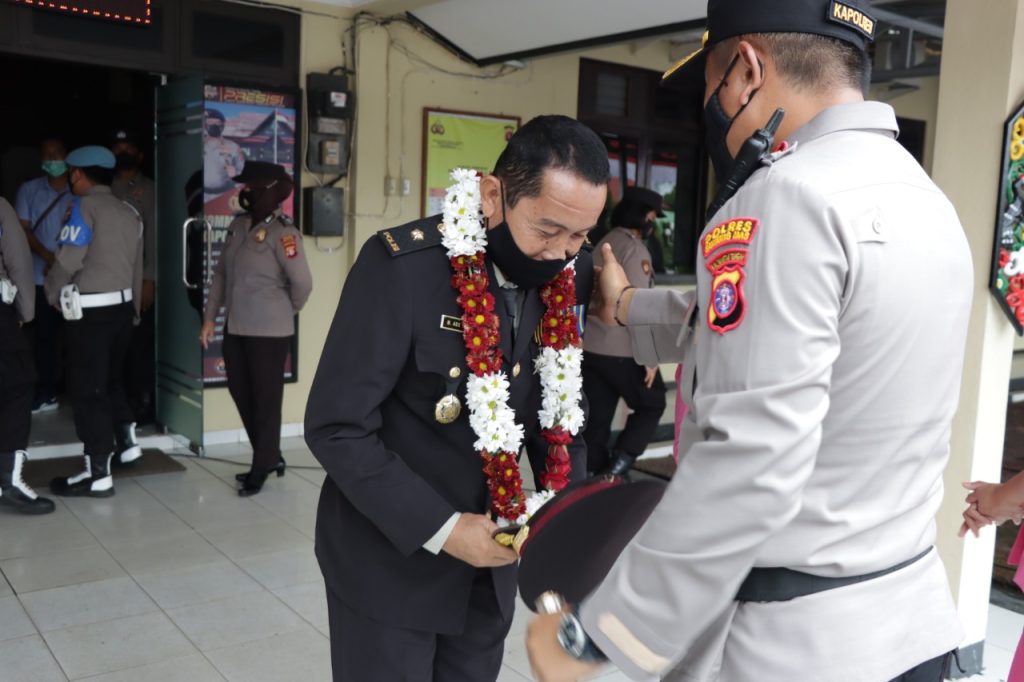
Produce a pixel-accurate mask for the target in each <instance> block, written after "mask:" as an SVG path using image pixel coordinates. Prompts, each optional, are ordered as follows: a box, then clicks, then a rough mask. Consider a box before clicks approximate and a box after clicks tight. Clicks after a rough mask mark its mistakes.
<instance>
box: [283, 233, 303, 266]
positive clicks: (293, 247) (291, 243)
mask: <svg viewBox="0 0 1024 682" xmlns="http://www.w3.org/2000/svg"><path fill="white" fill-rule="evenodd" d="M281 246H282V247H284V255H285V257H286V258H288V259H289V260H290V259H292V258H295V257H297V256H298V255H299V244H298V242H297V240H296V239H295V235H293V234H286V235H285V236H283V237H281Z"/></svg>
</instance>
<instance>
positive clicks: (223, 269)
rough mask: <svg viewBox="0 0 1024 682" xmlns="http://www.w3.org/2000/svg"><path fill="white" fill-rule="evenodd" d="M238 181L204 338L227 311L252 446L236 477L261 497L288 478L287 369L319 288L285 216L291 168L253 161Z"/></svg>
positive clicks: (234, 379) (227, 343) (236, 383)
mask: <svg viewBox="0 0 1024 682" xmlns="http://www.w3.org/2000/svg"><path fill="white" fill-rule="evenodd" d="M234 180H235V182H241V183H245V187H244V188H243V189H242V191H241V192H240V193H239V195H238V200H239V204H240V205H241V207H242V209H243V210H244V211H245V213H244V214H243V215H240V216H238V217H236V218H235V219H234V220H233V221H232V222H231V225H230V226H229V227H228V238H227V242H226V243H225V245H224V250H223V252H222V254H221V257H220V260H219V261H218V263H217V265H216V268H215V269H214V275H213V283H212V284H211V286H210V296H209V300H208V301H207V304H206V312H205V315H204V316H203V320H204V321H203V327H202V331H201V332H200V335H199V340H200V341H201V342H202V344H203V348H207V347H208V346H209V343H210V341H211V340H212V339H213V336H214V326H215V325H214V320H215V319H216V317H217V314H218V312H219V311H220V308H221V306H222V305H223V306H224V310H225V323H224V346H223V349H224V365H225V370H226V372H227V379H228V390H229V391H230V393H231V398H232V400H234V401H235V406H236V407H237V408H238V413H239V415H240V416H241V417H242V423H243V425H244V426H245V431H246V434H248V436H249V442H250V443H251V444H252V448H253V455H252V468H251V469H250V471H249V472H248V473H246V474H239V475H238V476H237V477H236V478H237V479H238V480H239V482H241V483H242V487H241V488H240V489H239V490H238V494H239V495H240V496H242V497H247V496H249V495H255V494H256V493H258V492H259V491H260V489H261V488H262V487H263V483H264V482H265V481H266V479H267V476H268V475H269V474H270V472H272V471H276V472H277V475H278V476H283V475H284V467H285V463H284V460H283V459H282V458H281V439H280V436H281V402H282V399H283V397H284V368H285V360H286V358H287V356H288V349H289V348H290V347H291V341H292V336H293V335H294V334H295V314H296V313H297V312H298V311H299V310H300V309H301V308H302V306H303V305H304V304H305V303H306V300H307V299H308V298H309V294H310V292H311V291H312V289H313V281H312V276H311V275H310V271H309V264H308V263H307V262H306V256H305V252H304V251H303V248H302V236H301V235H300V234H299V231H298V230H297V229H296V228H295V227H294V226H293V225H292V223H291V221H290V220H289V219H288V218H287V217H286V216H284V215H282V213H281V209H280V206H281V203H282V202H284V201H285V200H286V199H287V198H288V196H289V195H290V194H291V193H292V189H293V187H294V185H293V183H292V180H291V178H290V177H289V175H288V173H287V171H286V170H285V169H284V168H283V167H281V166H279V165H277V164H273V163H266V162H263V161H249V162H247V163H246V164H245V168H244V169H243V170H242V174H241V175H239V176H236V177H235V178H234Z"/></svg>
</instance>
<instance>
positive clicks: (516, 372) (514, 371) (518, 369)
mask: <svg viewBox="0 0 1024 682" xmlns="http://www.w3.org/2000/svg"><path fill="white" fill-rule="evenodd" d="M520 371H522V369H521V368H520V367H519V363H518V362H517V363H516V364H515V367H513V368H512V376H513V378H514V377H517V376H519V372H520Z"/></svg>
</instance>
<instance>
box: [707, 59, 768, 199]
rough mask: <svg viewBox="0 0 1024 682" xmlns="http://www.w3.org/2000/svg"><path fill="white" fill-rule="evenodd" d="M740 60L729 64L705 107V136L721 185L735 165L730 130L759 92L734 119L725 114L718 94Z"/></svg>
mask: <svg viewBox="0 0 1024 682" xmlns="http://www.w3.org/2000/svg"><path fill="white" fill-rule="evenodd" d="M739 58H740V57H739V55H736V56H735V57H733V59H732V61H731V62H729V68H728V69H726V70H725V75H724V76H722V80H721V81H720V82H719V83H718V87H717V88H715V91H714V92H713V93H711V97H710V98H709V99H708V103H707V106H706V107H704V134H705V140H706V141H707V145H708V156H710V157H711V165H712V166H714V168H715V176H716V177H717V178H718V182H720V183H722V182H725V181H726V179H727V178H728V177H729V174H730V173H731V172H732V165H733V163H735V159H733V158H732V154H731V153H729V145H728V143H727V142H726V138H728V136H729V130H731V129H732V124H733V122H734V121H735V120H736V119H737V118H739V116H740V114H742V113H743V110H744V109H746V108H747V106H748V105H749V104H750V101H751V100H752V99H754V95H756V94H757V92H758V91H757V90H754V92H752V93H750V99H748V100H747V103H746V104H744V105H743V106H741V107H740V110H739V111H737V112H736V115H735V116H733V117H732V118H729V115H728V114H726V113H725V109H723V108H722V101H721V100H720V99H719V98H718V93H719V91H720V90H721V89H722V86H723V85H725V80H726V79H727V78H728V77H729V74H730V73H731V72H732V70H733V67H735V66H736V62H737V61H739Z"/></svg>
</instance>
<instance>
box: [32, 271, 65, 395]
mask: <svg viewBox="0 0 1024 682" xmlns="http://www.w3.org/2000/svg"><path fill="white" fill-rule="evenodd" d="M63 324H64V318H63V317H62V316H61V314H60V313H59V312H58V311H57V310H56V309H55V308H54V307H53V306H51V305H50V304H49V303H47V302H46V291H45V290H44V289H43V287H41V286H37V287H36V317H35V319H34V320H33V321H32V325H31V326H32V337H33V346H34V349H35V365H36V372H37V374H38V379H37V380H36V388H35V399H36V400H48V399H50V398H53V397H54V396H55V395H57V384H58V382H59V380H60V369H61V366H60V353H59V350H58V349H59V348H60V335H61V330H62V329H63Z"/></svg>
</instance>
